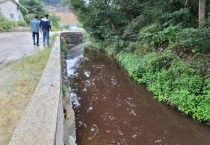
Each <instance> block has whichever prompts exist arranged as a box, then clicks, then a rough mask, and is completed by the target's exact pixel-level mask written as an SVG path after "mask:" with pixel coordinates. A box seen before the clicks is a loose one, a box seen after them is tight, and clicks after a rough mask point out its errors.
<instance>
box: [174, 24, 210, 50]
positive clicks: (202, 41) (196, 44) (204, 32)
mask: <svg viewBox="0 0 210 145" xmlns="http://www.w3.org/2000/svg"><path fill="white" fill-rule="evenodd" d="M209 44H210V29H207V28H204V29H195V28H185V29H182V31H180V32H178V33H177V45H178V46H180V47H186V48H188V49H191V50H192V49H195V48H197V49H199V50H201V51H206V50H208V51H209V50H210V46H209Z"/></svg>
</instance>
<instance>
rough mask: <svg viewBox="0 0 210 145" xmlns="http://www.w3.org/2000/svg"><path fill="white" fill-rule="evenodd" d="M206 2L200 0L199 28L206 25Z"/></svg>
mask: <svg viewBox="0 0 210 145" xmlns="http://www.w3.org/2000/svg"><path fill="white" fill-rule="evenodd" d="M205 9H206V0H199V28H202V27H203V26H204V25H205V12H206V11H205Z"/></svg>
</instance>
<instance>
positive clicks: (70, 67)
mask: <svg viewBox="0 0 210 145" xmlns="http://www.w3.org/2000/svg"><path fill="white" fill-rule="evenodd" d="M81 58H83V55H80V56H78V57H75V58H74V59H68V60H66V67H67V75H68V77H69V76H71V75H74V72H75V66H76V63H77V62H78V61H79V60H80V59H81Z"/></svg>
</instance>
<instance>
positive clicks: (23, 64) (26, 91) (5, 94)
mask: <svg viewBox="0 0 210 145" xmlns="http://www.w3.org/2000/svg"><path fill="white" fill-rule="evenodd" d="M51 40H52V41H51V42H52V43H53V42H54V40H55V35H54V36H52V37H51ZM50 51H51V49H50V48H46V49H44V50H41V51H39V52H38V53H37V54H36V55H34V56H26V57H24V58H23V59H21V60H18V61H16V62H12V63H11V64H8V65H7V66H6V67H5V68H3V69H1V70H0V76H3V77H1V78H0V82H1V83H0V128H1V129H0V144H1V145H7V144H8V143H9V141H10V139H11V137H12V134H13V131H14V129H15V127H16V125H17V123H18V121H19V120H20V118H21V115H22V114H23V112H24V110H25V108H26V106H27V104H28V103H29V102H30V100H31V97H32V95H33V92H34V91H35V89H36V87H37V84H38V83H39V80H40V78H41V75H42V72H43V70H44V68H45V65H46V63H47V61H48V58H49V54H50Z"/></svg>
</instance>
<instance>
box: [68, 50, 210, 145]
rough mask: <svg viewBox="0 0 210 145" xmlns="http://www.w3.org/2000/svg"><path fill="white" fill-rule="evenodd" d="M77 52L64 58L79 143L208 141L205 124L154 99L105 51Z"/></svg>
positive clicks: (185, 144)
mask: <svg viewBox="0 0 210 145" xmlns="http://www.w3.org/2000/svg"><path fill="white" fill-rule="evenodd" d="M78 52H81V50H80V49H79V48H75V49H71V50H70V52H69V58H68V59H69V60H67V64H68V74H69V78H70V82H71V97H72V98H71V99H72V102H73V104H74V110H75V118H76V132H77V144H78V145H210V127H209V126H205V125H202V124H200V123H197V122H195V121H193V120H192V119H191V118H189V117H186V116H184V115H182V114H181V113H180V112H178V111H177V110H175V109H174V108H171V107H170V106H167V105H165V104H162V103H159V102H157V101H156V100H155V99H153V96H152V94H151V93H149V92H148V91H147V90H146V88H145V87H144V86H142V85H139V84H137V83H135V82H133V80H132V79H131V78H130V77H129V76H128V75H127V73H126V72H125V71H124V69H123V68H122V67H121V66H120V65H119V64H117V63H116V62H115V61H114V60H112V59H110V58H109V57H107V56H105V55H104V54H102V53H98V52H95V51H90V50H85V51H84V54H80V53H78ZM75 54H76V55H75Z"/></svg>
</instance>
